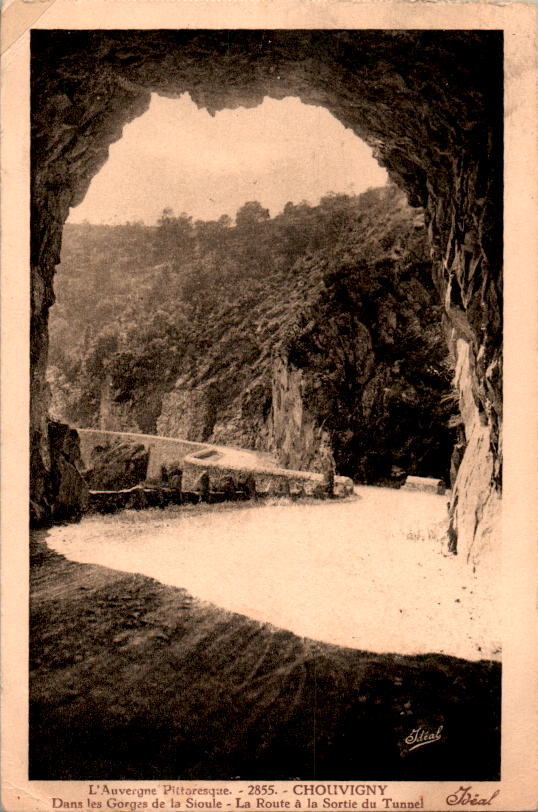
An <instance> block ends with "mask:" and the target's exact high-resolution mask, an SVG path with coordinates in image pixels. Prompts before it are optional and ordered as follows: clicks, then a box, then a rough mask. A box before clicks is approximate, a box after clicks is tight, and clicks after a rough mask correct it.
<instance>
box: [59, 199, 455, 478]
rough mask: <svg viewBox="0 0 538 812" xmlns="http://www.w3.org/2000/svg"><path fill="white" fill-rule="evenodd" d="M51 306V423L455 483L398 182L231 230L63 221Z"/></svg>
mask: <svg viewBox="0 0 538 812" xmlns="http://www.w3.org/2000/svg"><path fill="white" fill-rule="evenodd" d="M56 293H57V304H56V306H55V307H54V308H52V310H51V352H50V370H49V380H50V382H51V387H52V391H53V411H54V416H55V417H57V418H60V419H64V420H67V421H68V422H70V423H72V424H75V425H79V426H86V427H92V426H94V427H97V426H100V427H101V428H106V429H114V430H138V431H143V432H149V433H154V432H157V433H160V434H163V435H169V436H182V437H185V438H186V439H191V440H210V441H212V442H218V443H227V444H233V445H241V446H245V447H248V448H257V449H261V450H270V451H273V452H276V453H277V455H278V456H279V458H280V461H281V462H282V463H283V464H284V465H288V466H290V467H297V468H308V469H313V470H316V469H319V468H321V467H323V466H324V465H326V464H327V462H334V463H335V465H336V468H337V470H338V471H339V472H341V473H343V474H347V475H350V476H353V477H354V478H355V479H356V480H357V481H362V482H380V481H386V480H390V478H391V475H392V474H394V472H395V469H400V468H401V469H403V470H406V471H408V472H412V473H420V474H424V475H433V476H443V477H445V478H447V477H448V471H449V464H450V454H451V449H452V445H453V440H454V438H453V436H452V431H451V430H450V429H449V428H448V422H449V419H450V416H451V414H452V411H453V409H454V399H453V397H452V392H451V385H450V381H451V375H452V369H451V362H450V359H449V358H448V355H447V349H446V339H445V337H444V335H443V334H442V327H441V306H440V303H439V301H438V297H437V294H436V292H435V291H434V289H433V285H432V281H431V266H430V263H429V259H428V255H427V249H426V240H425V228H424V223H423V218H422V214H421V213H420V212H418V211H417V210H414V209H410V208H409V207H408V205H407V203H406V202H405V199H404V198H403V196H402V195H401V193H400V192H399V191H398V190H396V189H395V188H394V187H385V188H383V189H378V190H371V191H369V192H367V193H365V194H363V195H360V196H358V197H348V196H344V195H338V196H337V195H330V196H327V197H326V198H323V199H322V201H321V202H320V205H319V206H314V207H313V206H309V205H308V204H306V203H302V204H299V205H293V204H291V203H289V204H287V206H286V207H285V209H284V211H283V213H282V214H280V215H278V216H276V217H274V218H270V216H269V212H268V211H267V210H265V209H263V207H262V206H261V205H260V204H259V203H256V202H251V203H247V204H245V205H244V206H243V207H242V208H241V209H240V210H239V212H238V213H237V216H236V221H235V225H234V224H232V222H231V221H230V219H229V218H226V217H222V218H220V220H218V221H213V222H196V223H193V222H192V220H191V218H189V217H187V216H186V215H181V216H179V217H176V216H174V214H173V213H172V212H171V211H170V210H165V211H164V212H163V216H162V218H161V220H160V222H159V224H158V226H156V227H148V226H143V225H140V224H129V225H124V226H92V225H89V224H82V225H77V226H75V225H68V226H67V227H66V229H65V235H64V244H63V249H62V262H61V265H60V267H59V270H58V276H57V282H56Z"/></svg>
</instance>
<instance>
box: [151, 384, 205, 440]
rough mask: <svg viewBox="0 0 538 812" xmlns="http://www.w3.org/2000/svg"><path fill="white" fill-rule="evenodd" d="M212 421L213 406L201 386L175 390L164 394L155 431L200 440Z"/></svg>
mask: <svg viewBox="0 0 538 812" xmlns="http://www.w3.org/2000/svg"><path fill="white" fill-rule="evenodd" d="M214 424H215V408H214V405H213V403H212V401H211V397H210V394H209V393H208V392H206V391H204V390H203V389H184V390H177V389H174V390H173V391H172V392H169V393H168V394H167V395H164V397H163V401H162V411H161V414H160V416H159V418H158V419H157V434H160V435H162V436H163V437H178V438H180V439H184V440H192V441H194V442H203V441H204V440H207V439H208V437H210V435H211V432H212V431H213V426H214Z"/></svg>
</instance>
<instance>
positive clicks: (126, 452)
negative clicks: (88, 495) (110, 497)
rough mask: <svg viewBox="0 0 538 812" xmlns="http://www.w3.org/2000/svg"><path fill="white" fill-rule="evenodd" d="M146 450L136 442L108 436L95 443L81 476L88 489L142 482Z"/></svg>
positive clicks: (146, 458) (147, 458)
mask: <svg viewBox="0 0 538 812" xmlns="http://www.w3.org/2000/svg"><path fill="white" fill-rule="evenodd" d="M148 462H149V451H147V450H146V449H145V448H144V446H143V445H142V444H140V443H129V442H126V441H119V442H118V441H117V440H111V441H110V442H108V443H105V444H104V445H98V446H96V447H95V448H94V449H93V450H92V452H91V457H90V464H89V468H88V469H87V470H86V471H85V473H84V479H85V480H86V482H87V483H88V487H89V488H90V489H91V490H96V491H99V490H122V489H123V488H132V487H133V486H134V485H138V484H139V483H141V482H144V480H145V479H146V476H147V471H148Z"/></svg>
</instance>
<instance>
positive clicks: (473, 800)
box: [446, 787, 501, 806]
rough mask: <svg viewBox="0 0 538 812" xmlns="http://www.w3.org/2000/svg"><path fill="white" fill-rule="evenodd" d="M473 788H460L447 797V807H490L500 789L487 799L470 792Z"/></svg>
mask: <svg viewBox="0 0 538 812" xmlns="http://www.w3.org/2000/svg"><path fill="white" fill-rule="evenodd" d="M472 789H473V787H460V788H459V789H458V790H457V791H456V792H453V793H452V794H451V795H447V797H446V802H447V804H448V805H449V806H467V805H469V806H490V805H491V802H492V801H493V799H494V798H496V797H497V795H499V794H500V792H501V791H500V789H496V790H495V792H494V793H492V795H491V796H490V797H489V798H488V797H484V796H483V795H480V793H478V792H472Z"/></svg>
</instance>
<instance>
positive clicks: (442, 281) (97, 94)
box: [31, 30, 502, 560]
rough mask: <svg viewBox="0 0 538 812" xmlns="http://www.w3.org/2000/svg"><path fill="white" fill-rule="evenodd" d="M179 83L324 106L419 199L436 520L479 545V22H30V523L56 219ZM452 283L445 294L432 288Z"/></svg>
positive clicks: (493, 331) (490, 69) (495, 189)
mask: <svg viewBox="0 0 538 812" xmlns="http://www.w3.org/2000/svg"><path fill="white" fill-rule="evenodd" d="M447 65H449V66H450V68H449V69H448V68H447ZM187 89H188V90H189V92H190V93H191V96H192V97H193V99H194V100H195V101H196V103H197V104H199V105H200V106H203V107H205V108H206V109H208V110H209V112H215V111H216V110H218V109H222V108H224V107H231V108H234V107H236V106H237V105H239V104H242V105H244V106H252V105H256V104H258V103H259V102H260V100H261V99H263V98H264V97H265V96H270V97H272V98H276V99H279V98H283V97H284V96H286V95H293V96H297V97H299V98H301V99H302V100H303V101H304V102H306V103H315V104H318V105H321V106H323V107H326V108H327V109H328V110H329V111H331V112H332V113H333V114H334V115H335V117H336V118H338V119H339V120H340V121H341V122H342V123H344V124H345V125H346V126H348V127H350V128H351V129H352V130H353V131H354V132H355V133H357V134H358V135H359V136H360V137H362V138H364V140H365V141H366V142H367V143H369V144H370V145H371V146H372V147H373V148H374V150H375V152H376V154H377V155H378V156H379V158H380V160H381V162H382V164H383V165H384V166H385V167H386V168H387V170H388V172H389V176H390V177H391V179H392V180H394V181H395V182H396V183H397V184H398V185H399V186H400V187H401V188H402V189H403V190H404V191H405V193H406V195H407V197H408V200H409V202H410V203H411V204H412V205H421V206H423V207H424V209H425V213H426V214H425V217H426V228H427V232H428V238H429V242H430V246H431V252H432V259H433V262H434V278H435V281H436V284H437V287H438V289H439V292H440V293H441V296H442V298H443V301H444V305H445V313H446V319H447V323H448V326H449V333H450V336H449V340H450V343H451V346H452V347H453V348H454V354H455V357H456V383H457V386H458V390H459V407H460V411H461V415H462V420H463V424H464V427H465V450H464V451H463V454H462V458H461V462H460V464H459V469H458V473H457V478H456V482H455V487H454V494H453V501H452V508H451V514H452V515H451V530H452V532H453V534H454V535H455V536H456V537H457V538H458V543H457V544H458V550H459V551H460V552H463V553H464V555H465V556H466V557H467V558H469V559H473V560H476V559H477V558H478V557H480V555H481V554H482V553H483V552H484V550H488V549H492V548H495V547H496V545H497V541H496V539H497V530H496V527H497V524H498V512H499V493H500V483H501V454H500V437H501V421H502V410H501V406H502V396H501V381H502V372H501V370H502V367H501V344H502V317H501V258H502V237H501V235H502V228H501V224H502V206H501V195H502V157H501V156H502V34H501V33H500V32H495V31H487V32H486V31H480V32H477V31H465V32H463V31H451V32H441V31H420V32H416V31H413V32H409V31H398V32H394V31H383V32H378V31H375V32H374V31H330V32H328V31H315V30H314V31H307V32H305V31H255V32H253V31H209V32H208V31H188V32H187V31H164V32H163V31H144V32H137V31H128V32H125V31H122V32H114V31H107V32H101V31H99V32H97V31H77V32H68V31H62V32H59V31H34V32H33V33H32V252H31V256H32V272H33V285H32V294H33V299H32V362H33V364H32V414H31V431H32V454H33V465H32V511H33V514H32V515H33V519H34V521H35V522H38V523H39V522H43V521H47V520H50V517H51V516H52V515H53V514H54V503H55V500H57V499H58V498H59V494H60V492H61V491H62V487H61V481H62V477H63V479H64V480H65V478H66V477H67V478H69V468H68V466H69V465H70V461H69V459H68V458H67V457H68V455H67V456H66V451H65V448H63V449H62V448H59V449H55V448H52V447H51V445H50V443H49V433H48V429H47V408H48V403H47V400H48V394H47V386H46V382H45V369H46V364H47V317H48V309H49V307H50V306H51V304H52V302H53V291H52V279H53V275H54V269H55V266H56V265H57V264H58V261H59V252H60V244H61V235H62V227H63V223H64V222H65V220H66V218H67V214H68V211H69V208H70V206H74V205H76V203H77V202H79V201H80V200H82V198H83V197H84V194H85V192H86V189H87V187H88V184H89V182H90V180H91V177H92V176H93V175H94V174H95V173H96V171H97V170H98V168H99V167H100V166H101V165H102V164H103V162H104V161H105V160H106V156H107V152H108V147H109V145H110V143H112V142H113V141H115V140H117V138H118V137H120V135H121V131H122V127H123V126H124V124H125V123H126V122H127V121H129V120H130V119H132V118H134V117H136V116H137V115H139V114H140V113H141V112H142V111H143V110H144V109H145V108H146V107H147V105H148V103H149V98H150V92H151V91H154V92H159V93H163V94H165V95H174V96H177V95H180V94H181V93H182V92H184V91H185V90H187ZM452 279H455V280H457V284H458V290H459V292H460V293H459V295H458V297H457V299H456V300H454V299H453V298H451V297H450V296H447V292H448V291H449V290H450V289H451V287H450V281H451V280H452ZM454 289H456V288H455V287H454ZM61 469H63V474H61V475H59V474H58V471H59V470H61ZM64 492H65V488H64ZM477 516H479V517H480V519H479V521H478V522H477Z"/></svg>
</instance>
